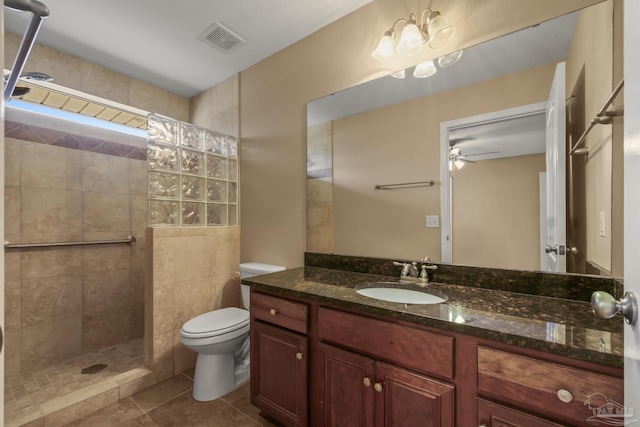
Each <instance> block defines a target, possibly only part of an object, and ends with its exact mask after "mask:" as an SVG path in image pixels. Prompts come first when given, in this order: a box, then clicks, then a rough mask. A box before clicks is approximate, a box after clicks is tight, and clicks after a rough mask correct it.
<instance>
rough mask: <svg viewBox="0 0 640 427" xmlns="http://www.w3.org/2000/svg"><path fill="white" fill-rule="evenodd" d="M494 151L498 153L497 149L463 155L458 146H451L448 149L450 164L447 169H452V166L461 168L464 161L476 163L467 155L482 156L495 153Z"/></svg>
mask: <svg viewBox="0 0 640 427" xmlns="http://www.w3.org/2000/svg"><path fill="white" fill-rule="evenodd" d="M495 153H498V151H487V152H484V153H476V154H468V155H464V154H462V150H460V148H457V147H452V148H451V149H450V150H449V165H450V167H449V169H453V166H455V167H456V168H457V169H462V167H463V166H464V165H465V163H476V161H474V160H469V159H468V158H467V157H471V156H483V155H486V154H495Z"/></svg>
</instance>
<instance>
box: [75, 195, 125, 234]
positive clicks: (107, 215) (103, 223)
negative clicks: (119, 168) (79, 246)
mask: <svg viewBox="0 0 640 427" xmlns="http://www.w3.org/2000/svg"><path fill="white" fill-rule="evenodd" d="M82 205H83V218H82V229H83V232H84V233H91V232H103V233H104V232H115V231H121V232H123V233H127V232H128V231H129V195H128V194H113V193H89V192H87V193H84V194H83V198H82Z"/></svg>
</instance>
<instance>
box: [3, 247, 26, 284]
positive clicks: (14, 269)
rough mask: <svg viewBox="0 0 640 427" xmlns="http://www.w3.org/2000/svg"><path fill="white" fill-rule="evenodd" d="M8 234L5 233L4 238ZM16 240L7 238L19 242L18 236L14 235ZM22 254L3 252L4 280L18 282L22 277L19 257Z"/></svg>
mask: <svg viewBox="0 0 640 427" xmlns="http://www.w3.org/2000/svg"><path fill="white" fill-rule="evenodd" d="M7 237H8V236H6V235H5V239H7ZM16 237H17V240H15V239H10V238H8V239H7V240H9V241H10V242H15V243H19V242H20V236H16ZM21 258H22V256H21V255H20V252H5V253H4V281H5V283H6V282H19V281H20V279H21V277H22V265H21V262H20V259H21Z"/></svg>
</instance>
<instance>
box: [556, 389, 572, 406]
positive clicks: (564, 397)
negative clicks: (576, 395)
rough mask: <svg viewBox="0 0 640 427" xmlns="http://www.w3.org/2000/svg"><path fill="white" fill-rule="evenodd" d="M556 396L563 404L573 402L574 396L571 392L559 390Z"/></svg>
mask: <svg viewBox="0 0 640 427" xmlns="http://www.w3.org/2000/svg"><path fill="white" fill-rule="evenodd" d="M556 396H558V399H560V401H561V402H563V403H571V402H572V401H573V395H572V394H571V392H570V391H568V390H565V389H560V390H558V392H557V393H556Z"/></svg>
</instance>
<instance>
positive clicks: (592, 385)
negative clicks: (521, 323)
mask: <svg viewBox="0 0 640 427" xmlns="http://www.w3.org/2000/svg"><path fill="white" fill-rule="evenodd" d="M478 393H480V394H482V395H485V396H488V397H492V398H495V399H500V400H503V401H506V402H509V403H512V404H514V405H517V406H520V407H522V408H527V409H532V410H535V411H536V412H538V413H540V414H545V415H546V416H549V417H552V418H558V419H561V420H567V421H571V422H576V423H580V424H585V425H588V424H587V419H588V418H589V417H590V416H592V415H594V411H595V410H596V409H597V408H599V407H600V406H603V405H607V404H610V405H613V407H614V408H615V406H616V405H618V404H619V405H624V395H623V393H624V383H623V380H622V378H616V377H612V376H609V375H603V374H599V373H597V372H594V371H587V370H583V369H577V368H571V367H568V366H563V365H558V364H556V363H551V362H545V361H541V360H537V359H533V358H530V357H526V356H520V355H516V354H512V353H507V352H504V351H499V350H494V349H491V348H486V347H478ZM561 397H562V398H564V399H565V400H567V402H566V403H565V402H564V401H562V400H561Z"/></svg>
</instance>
